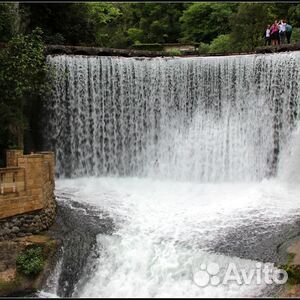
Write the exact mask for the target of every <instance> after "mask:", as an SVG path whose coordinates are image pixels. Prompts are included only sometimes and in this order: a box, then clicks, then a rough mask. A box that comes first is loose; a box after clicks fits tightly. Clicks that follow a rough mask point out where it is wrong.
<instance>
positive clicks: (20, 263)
mask: <svg viewBox="0 0 300 300" xmlns="http://www.w3.org/2000/svg"><path fill="white" fill-rule="evenodd" d="M16 263H17V269H18V270H19V271H20V272H21V273H23V274H25V275H27V276H34V275H37V274H38V273H40V272H41V271H42V270H43V267H44V264H45V258H44V255H43V249H42V247H41V246H39V245H32V246H29V247H27V248H26V249H25V250H24V251H23V252H21V253H20V254H19V255H18V257H17V261H16Z"/></svg>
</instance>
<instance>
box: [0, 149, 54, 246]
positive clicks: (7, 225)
mask: <svg viewBox="0 0 300 300" xmlns="http://www.w3.org/2000/svg"><path fill="white" fill-rule="evenodd" d="M6 165H7V167H6V168H2V169H0V241H1V240H7V239H13V238H16V237H22V236H25V235H31V234H34V233H38V232H40V231H42V230H45V229H47V228H48V227H49V226H50V225H51V224H52V223H53V221H54V218H55V212H56V202H55V196H54V154H53V153H52V152H39V153H35V154H29V155H23V151H21V150H9V151H7V153H6Z"/></svg>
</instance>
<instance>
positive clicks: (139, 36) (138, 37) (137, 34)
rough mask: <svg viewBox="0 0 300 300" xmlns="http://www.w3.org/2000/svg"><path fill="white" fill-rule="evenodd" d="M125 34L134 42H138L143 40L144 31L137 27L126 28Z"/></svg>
mask: <svg viewBox="0 0 300 300" xmlns="http://www.w3.org/2000/svg"><path fill="white" fill-rule="evenodd" d="M127 34H128V37H129V39H130V40H131V41H132V42H133V43H134V44H139V43H141V41H142V40H143V36H144V31H143V30H142V29H139V28H129V29H128V30H127Z"/></svg>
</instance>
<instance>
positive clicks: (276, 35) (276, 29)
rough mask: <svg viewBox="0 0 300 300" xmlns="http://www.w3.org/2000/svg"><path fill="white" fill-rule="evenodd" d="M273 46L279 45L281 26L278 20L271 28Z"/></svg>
mask: <svg viewBox="0 0 300 300" xmlns="http://www.w3.org/2000/svg"><path fill="white" fill-rule="evenodd" d="M270 33H271V42H272V46H276V45H278V44H279V26H278V22H277V20H276V21H275V22H274V24H272V26H271V28H270Z"/></svg>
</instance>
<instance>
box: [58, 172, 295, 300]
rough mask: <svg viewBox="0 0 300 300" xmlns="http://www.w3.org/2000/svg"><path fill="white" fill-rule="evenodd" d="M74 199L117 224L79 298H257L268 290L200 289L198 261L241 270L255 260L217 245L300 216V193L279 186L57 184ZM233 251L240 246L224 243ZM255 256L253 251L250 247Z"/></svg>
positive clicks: (102, 239)
mask: <svg viewBox="0 0 300 300" xmlns="http://www.w3.org/2000/svg"><path fill="white" fill-rule="evenodd" d="M57 189H58V192H59V191H68V192H70V193H71V194H72V195H73V200H75V201H81V202H82V201H83V202H87V203H89V204H93V205H95V206H97V207H99V209H101V210H102V209H104V210H105V211H108V212H109V213H110V215H111V216H112V217H113V219H114V220H115V222H116V226H117V231H116V232H115V233H114V234H113V235H112V236H105V235H99V236H98V246H99V250H100V258H99V259H98V261H97V264H96V269H95V270H94V273H93V275H92V276H91V278H90V279H89V280H88V281H86V279H85V278H83V279H82V282H81V283H79V285H78V289H77V290H76V291H75V294H74V295H75V296H80V297H84V296H86V297H137V296H139V297H167V296H169V297H213V296H215V297H219V296H220V297H221V296H228V297H233V296H258V295H259V294H260V293H262V291H263V289H264V288H265V287H266V284H259V285H257V284H256V283H255V280H256V277H255V276H254V278H253V281H252V282H251V284H250V285H242V286H239V285H238V284H236V283H232V284H228V285H220V286H213V285H208V286H206V287H199V286H197V284H195V282H194V279H193V276H194V274H195V272H197V271H199V270H200V266H201V263H203V262H204V263H206V264H208V263H209V262H216V263H218V264H219V266H220V268H221V269H223V270H225V269H226V267H227V266H228V264H229V262H234V263H235V264H236V265H237V268H238V269H239V270H241V269H246V270H250V269H251V268H255V264H256V261H251V260H247V259H240V258H238V257H229V256H225V255H222V254H216V253H213V252H212V251H211V250H212V249H214V245H215V244H216V242H217V241H219V240H220V239H222V237H224V236H225V235H226V234H227V233H230V232H231V231H232V230H234V228H238V227H239V226H241V225H243V226H249V227H251V226H252V227H253V229H255V224H256V221H257V220H260V221H262V220H263V222H264V225H265V226H264V228H265V234H266V236H268V235H271V234H273V233H274V232H273V231H274V226H273V225H274V224H277V225H278V228H279V225H280V224H281V223H285V222H289V221H292V220H294V219H295V218H296V217H297V216H298V217H299V216H300V210H299V194H300V189H299V188H298V189H297V190H295V189H294V190H292V191H291V190H289V189H287V187H286V186H285V185H283V184H281V183H280V182H279V181H276V180H271V181H264V182H262V183H259V184H258V183H252V184H250V183H248V184H238V183H236V184H232V183H227V184H201V183H190V182H173V181H164V182H162V181H158V180H152V179H140V178H80V179H66V180H59V181H58V182H57ZM227 243H228V245H230V244H231V243H235V241H234V240H229V241H227ZM253 251H255V249H253Z"/></svg>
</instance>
